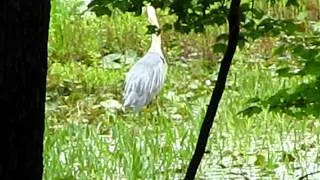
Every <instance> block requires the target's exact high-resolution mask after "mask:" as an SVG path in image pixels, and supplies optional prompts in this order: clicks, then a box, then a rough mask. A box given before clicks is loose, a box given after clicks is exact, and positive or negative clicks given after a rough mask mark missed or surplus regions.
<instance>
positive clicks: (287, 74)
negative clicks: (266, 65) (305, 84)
mask: <svg viewBox="0 0 320 180" xmlns="http://www.w3.org/2000/svg"><path fill="white" fill-rule="evenodd" d="M289 71H290V68H288V67H285V68H280V69H277V71H276V73H277V74H278V75H279V76H281V77H291V76H292V74H291V73H290V72H289Z"/></svg>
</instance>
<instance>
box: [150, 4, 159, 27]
mask: <svg viewBox="0 0 320 180" xmlns="http://www.w3.org/2000/svg"><path fill="white" fill-rule="evenodd" d="M147 15H148V20H149V23H150V25H153V26H156V27H158V28H159V23H158V19H157V16H156V10H155V9H154V7H153V6H151V5H148V6H147Z"/></svg>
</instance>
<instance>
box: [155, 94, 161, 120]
mask: <svg viewBox="0 0 320 180" xmlns="http://www.w3.org/2000/svg"><path fill="white" fill-rule="evenodd" d="M156 108H157V115H158V117H159V116H160V115H161V101H160V97H159V96H156Z"/></svg>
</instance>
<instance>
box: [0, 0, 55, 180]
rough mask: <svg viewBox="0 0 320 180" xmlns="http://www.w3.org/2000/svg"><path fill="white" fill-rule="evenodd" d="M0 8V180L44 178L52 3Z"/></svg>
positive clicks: (37, 0) (18, 1) (22, 0)
mask: <svg viewBox="0 0 320 180" xmlns="http://www.w3.org/2000/svg"><path fill="white" fill-rule="evenodd" d="M0 9H1V10H0V47H1V48H0V144H1V145H0V146H1V147H0V179H32V180H37V179H39V180H40V179H42V174H43V156H42V153H43V136H44V119H45V94H46V76H47V42H48V30H49V19H50V0H4V1H1V3H0Z"/></svg>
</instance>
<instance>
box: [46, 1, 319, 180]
mask: <svg viewBox="0 0 320 180" xmlns="http://www.w3.org/2000/svg"><path fill="white" fill-rule="evenodd" d="M80 5H81V1H80V0H68V1H64V0H52V12H51V24H50V37H49V71H48V85H47V104H46V133H45V154H44V156H45V174H44V178H45V179H122V178H124V179H174V178H181V177H182V176H181V175H183V173H185V171H186V166H187V165H188V162H189V160H190V158H191V155H192V152H193V150H194V146H195V144H196V140H197V137H198V132H199V127H200V125H201V123H202V120H203V116H204V113H205V110H206V104H207V103H208V102H209V97H210V94H211V91H212V89H213V87H214V84H215V81H216V77H217V73H218V72H217V70H218V65H219V60H220V58H221V54H219V53H215V52H213V51H212V45H213V44H214V43H215V42H216V37H217V36H218V35H219V34H221V33H225V32H226V28H225V27H224V26H219V27H216V26H210V27H206V28H205V32H204V34H196V33H194V32H191V33H189V34H180V33H178V32H175V31H172V30H168V31H165V32H164V34H163V41H164V42H163V44H164V52H165V54H166V56H167V58H168V63H169V69H168V78H167V81H166V85H165V88H164V89H163V91H162V93H161V95H160V98H159V101H160V109H159V111H160V114H158V113H157V111H156V110H155V109H156V108H157V107H156V105H155V103H154V104H151V105H150V107H148V108H146V109H144V110H143V112H141V113H140V114H139V116H134V115H133V114H132V113H130V112H123V110H122V108H121V103H122V94H121V93H122V88H123V79H124V77H125V73H126V72H127V71H128V69H129V68H130V67H131V65H132V63H134V62H135V61H136V60H137V59H138V58H139V57H140V56H142V55H143V53H144V52H145V51H146V50H147V49H148V46H149V43H150V36H149V35H146V34H145V33H146V31H147V28H146V25H147V21H146V18H145V16H134V15H133V14H131V13H121V12H120V11H117V10H114V11H115V12H114V14H113V15H112V16H101V17H99V18H97V17H95V16H94V15H93V14H85V15H79V13H80V11H79V10H78V8H79V7H80ZM307 5H308V4H306V5H304V6H301V7H300V9H299V11H298V10H297V11H294V12H295V13H296V14H291V13H288V12H287V10H286V9H285V8H284V7H285V6H284V5H281V4H280V5H277V6H276V7H274V10H273V11H272V12H270V13H271V14H273V15H274V14H276V15H277V16H283V17H290V16H295V15H296V16H301V13H302V14H306V17H305V18H304V20H301V21H302V22H304V23H306V24H307V25H306V27H309V24H311V23H310V22H311V21H310V19H311V20H312V18H314V15H313V14H312V12H313V11H311V10H309V9H308V7H307ZM257 6H263V4H259V3H258V4H257ZM266 6H267V5H266ZM268 6H269V5H268ZM278 6H279V7H278ZM299 12H301V13H299ZM158 13H159V15H160V23H161V24H165V23H170V22H173V21H175V18H176V17H175V16H173V15H168V12H167V11H165V10H163V11H161V12H160V11H159V12H158ZM316 25H317V24H315V26H316ZM318 26H319V25H318ZM303 27H304V26H303ZM300 33H301V34H299V36H298V35H296V36H295V37H296V38H298V37H305V39H306V38H310V37H312V36H314V35H316V32H315V30H313V28H309V30H308V31H302V32H300ZM301 35H303V36H301ZM286 40H288V39H286ZM315 41H316V40H315ZM315 41H313V42H315ZM283 42H284V40H283V38H278V37H277V38H274V37H272V36H264V37H260V38H259V39H258V40H256V41H254V42H252V43H250V44H246V45H245V46H244V47H243V48H242V49H238V51H237V54H236V56H235V59H234V61H233V62H234V63H233V65H232V67H231V72H230V74H229V78H228V82H227V89H226V91H225V93H224V96H223V99H222V102H221V105H220V107H219V112H218V115H217V121H216V123H215V124H214V128H213V129H212V133H211V138H210V141H209V144H208V147H207V148H208V153H207V154H206V156H205V158H204V159H203V161H202V163H201V168H200V172H199V174H198V175H199V177H204V178H205V179H209V178H213V179H219V178H221V179H223V178H229V177H230V178H231V177H240V178H241V177H248V178H251V177H259V178H260V177H266V178H267V179H268V178H270V179H286V178H287V179H296V178H297V177H300V176H302V175H304V174H307V173H311V172H315V171H317V170H319V165H320V164H319V160H320V156H319V155H320V154H319V151H320V149H319V144H320V138H319V134H320V126H319V122H317V121H318V120H319V113H318V112H315V110H314V109H311V110H310V112H311V113H310V112H309V113H307V115H305V114H304V115H303V116H292V113H291V114H290V113H280V112H279V111H281V112H282V110H283V108H280V110H279V108H278V110H279V111H270V108H269V104H270V102H267V101H268V100H270V99H268V98H269V97H271V96H273V95H275V94H276V93H278V92H279V91H281V90H283V89H285V88H288V89H295V87H300V86H301V83H306V84H307V83H310V82H313V81H316V76H310V74H309V75H303V76H296V75H293V76H288V77H285V78H283V77H279V76H278V75H277V73H279V72H280V75H281V74H282V75H286V74H288V73H289V74H290V73H291V72H292V71H291V68H296V67H300V69H304V67H305V66H302V65H301V64H302V63H303V61H304V59H306V58H310V57H311V56H312V53H311V54H310V52H307V53H308V54H309V55H310V56H308V57H307V56H304V55H305V54H306V53H302V52H305V51H304V49H303V48H302V49H300V51H295V52H296V53H294V52H293V53H292V54H293V55H292V57H291V56H290V55H291V52H290V51H284V50H283V49H285V48H287V49H294V47H287V46H286V47H283V48H282V50H281V48H279V47H281V45H282V44H284V43H283ZM290 42H291V44H292V46H293V45H297V46H298V45H299V43H300V42H301V44H302V43H303V41H300V40H296V39H293V40H290ZM314 46H316V47H317V46H319V45H317V44H316V45H314ZM317 48H319V47H317ZM279 49H280V50H281V51H280V50H279ZM274 52H277V53H278V54H280V55H278V54H277V55H275V56H272V53H274ZM281 53H282V54H285V53H287V54H286V55H287V56H290V57H291V59H294V60H296V59H298V60H296V61H295V62H297V63H298V64H295V63H292V64H290V63H285V62H283V61H281V58H282V59H285V58H283V57H284V56H283V55H282V54H281ZM314 57H315V58H318V56H317V55H315V56H314ZM299 58H300V59H299ZM299 62H300V64H299ZM301 62H302V63H301ZM288 67H289V68H288ZM279 68H280V69H282V70H281V71H279ZM284 68H286V69H284ZM316 70H317V69H316ZM316 70H314V69H313V70H312V71H311V70H310V71H307V72H315V73H317V72H320V71H316ZM304 72H306V71H304ZM313 75H314V74H313ZM316 75H317V74H316ZM313 87H315V86H313ZM300 89H302V92H304V91H305V90H306V89H303V88H300ZM317 92H318V94H320V93H319V90H315V91H311V92H308V94H314V95H315V96H316V95H318V94H316V93H317ZM293 94H294V93H293ZM302 94H303V93H302ZM277 97H278V96H277ZM280 97H281V96H280ZM288 97H290V96H288ZM252 98H255V100H256V101H254V103H256V104H259V103H258V101H257V100H258V99H260V100H261V101H262V102H260V104H259V105H252V103H251V102H252V101H253V99H252ZM275 99H276V100H275ZM319 99H320V98H319ZM248 101H249V103H248ZM265 101H266V102H265ZM272 102H273V103H274V102H278V101H277V98H274V99H273V101H272ZM272 102H271V104H272ZM261 104H262V105H261ZM248 106H249V108H248ZM271 109H272V108H271ZM275 109H277V108H275ZM318 109H319V108H318ZM243 110H245V111H243ZM239 112H245V114H246V115H250V116H244V115H243V113H239ZM257 112H260V113H257ZM295 112H296V111H295ZM222 177H223V178H222ZM314 177H315V176H314Z"/></svg>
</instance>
